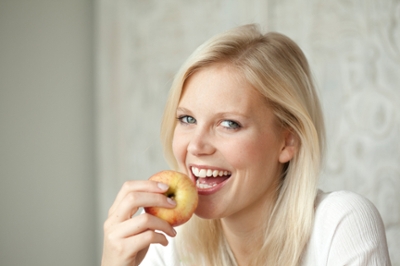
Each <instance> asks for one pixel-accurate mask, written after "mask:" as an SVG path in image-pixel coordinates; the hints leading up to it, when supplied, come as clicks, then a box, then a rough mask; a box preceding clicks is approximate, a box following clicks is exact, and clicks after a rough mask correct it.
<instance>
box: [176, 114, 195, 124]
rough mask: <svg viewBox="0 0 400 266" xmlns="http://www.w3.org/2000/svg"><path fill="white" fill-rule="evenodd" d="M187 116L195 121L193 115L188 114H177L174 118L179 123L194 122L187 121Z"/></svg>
mask: <svg viewBox="0 0 400 266" xmlns="http://www.w3.org/2000/svg"><path fill="white" fill-rule="evenodd" d="M188 118H192V119H193V120H194V121H196V119H195V118H194V117H192V116H190V115H181V116H178V117H177V118H176V119H178V121H179V122H180V123H181V124H194V123H190V122H188V121H187V119H188ZM184 120H186V121H184Z"/></svg>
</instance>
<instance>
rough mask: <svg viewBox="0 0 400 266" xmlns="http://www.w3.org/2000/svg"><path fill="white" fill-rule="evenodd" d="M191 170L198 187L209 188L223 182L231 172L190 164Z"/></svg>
mask: <svg viewBox="0 0 400 266" xmlns="http://www.w3.org/2000/svg"><path fill="white" fill-rule="evenodd" d="M191 172H192V174H193V176H194V177H195V179H196V180H195V181H196V186H197V188H198V189H201V190H204V189H210V188H213V187H216V186H218V185H219V184H221V183H223V182H224V181H225V180H227V179H228V178H229V177H231V175H232V173H231V172H229V171H225V170H217V169H206V168H197V167H194V166H192V167H191Z"/></svg>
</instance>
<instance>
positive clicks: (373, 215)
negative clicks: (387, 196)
mask: <svg viewBox="0 0 400 266" xmlns="http://www.w3.org/2000/svg"><path fill="white" fill-rule="evenodd" d="M315 216H316V219H327V218H329V219H335V220H338V219H343V218H344V219H351V220H354V222H356V220H358V221H359V222H367V223H372V224H375V223H376V222H379V223H380V222H381V218H380V215H379V212H378V210H377V209H376V207H375V205H374V204H373V203H372V202H371V201H369V200H368V199H367V198H365V197H363V196H361V195H359V194H356V193H354V192H350V191H344V190H342V191H335V192H330V193H324V192H322V191H319V193H318V195H317V198H316V201H315Z"/></svg>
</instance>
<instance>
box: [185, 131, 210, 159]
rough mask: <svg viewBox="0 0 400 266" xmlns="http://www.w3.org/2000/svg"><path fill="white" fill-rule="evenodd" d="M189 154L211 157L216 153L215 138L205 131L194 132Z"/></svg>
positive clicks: (188, 148)
mask: <svg viewBox="0 0 400 266" xmlns="http://www.w3.org/2000/svg"><path fill="white" fill-rule="evenodd" d="M187 150H188V152H189V153H191V154H193V155H195V156H202V155H203V156H204V155H211V154H213V153H214V152H215V146H214V145H213V137H212V134H211V133H210V132H207V130H205V129H200V128H199V129H198V130H196V132H194V134H193V136H192V137H191V139H190V141H189V145H188V147H187Z"/></svg>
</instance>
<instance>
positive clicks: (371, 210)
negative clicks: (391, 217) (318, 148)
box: [140, 191, 391, 266]
mask: <svg viewBox="0 0 400 266" xmlns="http://www.w3.org/2000/svg"><path fill="white" fill-rule="evenodd" d="M315 208H316V209H315V221H314V227H313V230H312V233H311V237H310V240H309V242H308V245H307V247H306V249H305V251H304V254H303V260H302V263H301V264H300V265H301V266H325V265H327V266H342V265H354V266H355V265H362V266H364V265H365V266H390V265H391V263H390V258H389V254H388V248H387V241H386V235H385V228H384V225H383V222H382V219H381V217H380V215H379V212H378V211H377V209H376V208H375V206H374V205H373V204H372V203H371V202H370V201H369V200H367V199H366V198H364V197H362V196H360V195H358V194H355V193H352V192H348V191H337V192H331V193H323V192H321V191H320V192H319V193H318V196H317V199H316V203H315ZM168 240H169V245H168V246H167V247H163V246H161V245H151V246H150V248H149V251H148V253H147V255H146V257H145V259H144V260H143V261H142V263H141V264H140V265H141V266H142V265H143V266H178V265H182V264H180V262H179V257H178V255H177V252H176V250H175V244H174V240H173V239H172V238H169V239H168Z"/></svg>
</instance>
